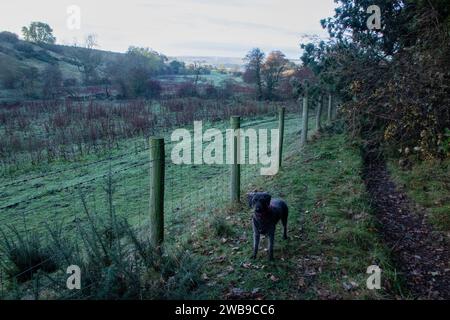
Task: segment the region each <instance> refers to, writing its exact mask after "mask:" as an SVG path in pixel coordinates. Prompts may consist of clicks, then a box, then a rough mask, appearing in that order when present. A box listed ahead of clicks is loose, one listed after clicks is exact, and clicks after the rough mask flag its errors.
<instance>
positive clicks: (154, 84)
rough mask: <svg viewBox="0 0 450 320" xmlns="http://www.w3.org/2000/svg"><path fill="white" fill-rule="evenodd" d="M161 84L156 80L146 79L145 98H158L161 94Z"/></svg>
mask: <svg viewBox="0 0 450 320" xmlns="http://www.w3.org/2000/svg"><path fill="white" fill-rule="evenodd" d="M161 92H162V86H161V82H159V81H158V80H152V79H150V80H148V81H147V88H146V94H145V96H146V97H147V98H159V97H160V96H161Z"/></svg>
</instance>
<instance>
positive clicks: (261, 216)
mask: <svg viewBox="0 0 450 320" xmlns="http://www.w3.org/2000/svg"><path fill="white" fill-rule="evenodd" d="M247 196H248V205H249V206H250V208H254V209H255V212H254V214H253V256H252V258H253V259H255V258H256V255H257V253H258V248H259V239H260V235H261V234H263V235H267V236H268V237H269V259H270V260H273V243H274V238H275V227H276V225H277V223H278V221H280V220H281V223H282V224H283V239H287V220H288V206H287V204H286V202H284V201H283V200H281V199H272V196H271V195H270V194H268V193H264V192H252V193H249V194H247Z"/></svg>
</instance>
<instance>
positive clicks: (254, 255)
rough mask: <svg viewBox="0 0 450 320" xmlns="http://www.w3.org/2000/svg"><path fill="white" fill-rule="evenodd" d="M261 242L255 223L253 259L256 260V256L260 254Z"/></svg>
mask: <svg viewBox="0 0 450 320" xmlns="http://www.w3.org/2000/svg"><path fill="white" fill-rule="evenodd" d="M259 240H260V234H259V231H258V230H257V228H256V226H255V224H254V223H253V255H252V258H253V259H256V255H257V254H258V248H259Z"/></svg>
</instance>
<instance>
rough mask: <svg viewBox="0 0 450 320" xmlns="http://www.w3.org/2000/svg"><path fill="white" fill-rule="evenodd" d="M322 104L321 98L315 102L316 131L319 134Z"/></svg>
mask: <svg viewBox="0 0 450 320" xmlns="http://www.w3.org/2000/svg"><path fill="white" fill-rule="evenodd" d="M322 104H323V96H319V98H318V100H317V110H316V131H317V132H319V131H320V130H322V123H321V120H322V119H321V118H322Z"/></svg>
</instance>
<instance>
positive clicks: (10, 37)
mask: <svg viewBox="0 0 450 320" xmlns="http://www.w3.org/2000/svg"><path fill="white" fill-rule="evenodd" d="M0 41H5V42H9V43H16V42H18V41H19V36H18V35H17V34H15V33H12V32H9V31H3V32H0Z"/></svg>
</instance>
